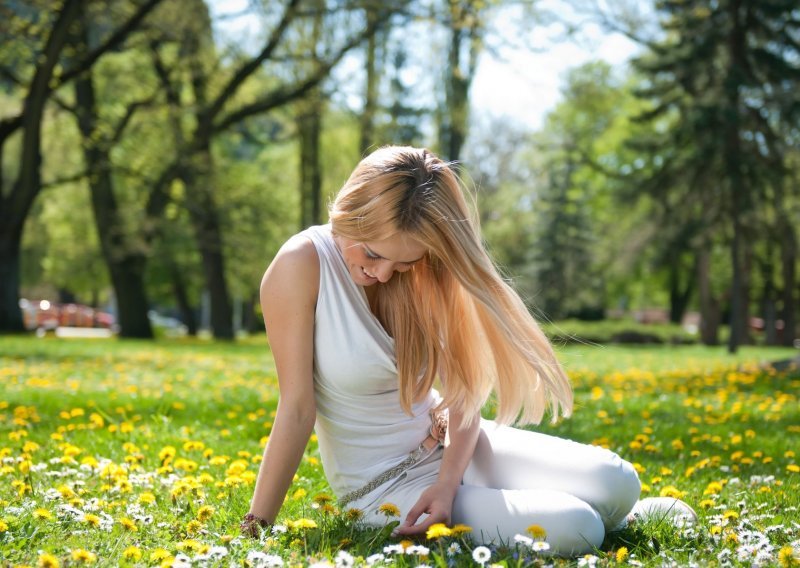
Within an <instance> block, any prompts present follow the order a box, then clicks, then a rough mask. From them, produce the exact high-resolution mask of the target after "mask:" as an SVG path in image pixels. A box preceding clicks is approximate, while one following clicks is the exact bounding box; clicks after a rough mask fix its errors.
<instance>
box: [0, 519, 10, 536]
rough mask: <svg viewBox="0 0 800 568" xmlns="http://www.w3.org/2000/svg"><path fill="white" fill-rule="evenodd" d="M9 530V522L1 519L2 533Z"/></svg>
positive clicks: (0, 530)
mask: <svg viewBox="0 0 800 568" xmlns="http://www.w3.org/2000/svg"><path fill="white" fill-rule="evenodd" d="M7 530H8V523H7V522H5V521H3V520H0V533H4V532H6V531H7Z"/></svg>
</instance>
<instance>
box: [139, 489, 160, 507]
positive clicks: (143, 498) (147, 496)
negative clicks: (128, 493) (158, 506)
mask: <svg viewBox="0 0 800 568" xmlns="http://www.w3.org/2000/svg"><path fill="white" fill-rule="evenodd" d="M155 502H156V496H155V495H153V494H152V493H148V492H145V493H142V494H141V495H139V503H144V504H145V505H150V504H152V503H155Z"/></svg>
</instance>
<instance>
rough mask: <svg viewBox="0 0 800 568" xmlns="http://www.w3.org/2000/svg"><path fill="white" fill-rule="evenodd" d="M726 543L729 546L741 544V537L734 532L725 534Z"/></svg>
mask: <svg viewBox="0 0 800 568" xmlns="http://www.w3.org/2000/svg"><path fill="white" fill-rule="evenodd" d="M725 542H726V543H727V544H737V543H738V542H739V535H737V534H736V533H735V532H733V531H728V532H726V533H725Z"/></svg>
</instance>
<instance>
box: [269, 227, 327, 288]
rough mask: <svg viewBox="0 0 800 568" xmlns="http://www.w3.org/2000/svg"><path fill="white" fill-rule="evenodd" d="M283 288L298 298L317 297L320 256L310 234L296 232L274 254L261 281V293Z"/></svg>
mask: <svg viewBox="0 0 800 568" xmlns="http://www.w3.org/2000/svg"><path fill="white" fill-rule="evenodd" d="M265 289H266V290H272V291H275V292H277V291H282V292H284V293H288V294H290V295H291V296H294V297H295V298H296V297H298V296H300V295H302V296H305V297H313V298H314V299H316V296H317V292H318V290H319V255H318V253H317V249H316V247H315V246H314V243H312V242H311V240H309V239H308V238H307V237H304V236H302V235H295V236H293V237H292V238H290V239H289V240H288V241H286V243H284V245H283V246H282V247H281V248H280V250H279V251H278V254H276V255H275V258H274V259H273V261H272V263H270V265H269V268H267V271H266V273H265V274H264V278H263V280H262V281H261V290H262V292H263V291H265Z"/></svg>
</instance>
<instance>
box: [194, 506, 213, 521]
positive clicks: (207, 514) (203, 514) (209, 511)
mask: <svg viewBox="0 0 800 568" xmlns="http://www.w3.org/2000/svg"><path fill="white" fill-rule="evenodd" d="M213 514H214V507H212V506H211V505H203V506H202V507H200V508H199V509H198V510H197V520H198V521H202V522H205V521H207V520H208V519H210V518H211V516H212V515H213Z"/></svg>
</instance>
